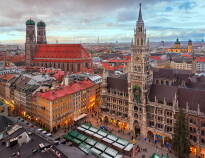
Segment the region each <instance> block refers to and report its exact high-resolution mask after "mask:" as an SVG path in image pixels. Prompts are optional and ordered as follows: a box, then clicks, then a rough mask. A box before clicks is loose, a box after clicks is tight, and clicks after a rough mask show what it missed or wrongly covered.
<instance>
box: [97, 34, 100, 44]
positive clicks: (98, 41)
mask: <svg viewBox="0 0 205 158" xmlns="http://www.w3.org/2000/svg"><path fill="white" fill-rule="evenodd" d="M99 43H100V38H99V36H98V40H97V44H99Z"/></svg>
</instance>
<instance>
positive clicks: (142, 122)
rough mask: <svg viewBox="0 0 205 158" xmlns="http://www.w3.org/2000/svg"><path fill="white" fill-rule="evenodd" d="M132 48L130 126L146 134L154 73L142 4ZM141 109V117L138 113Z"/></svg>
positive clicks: (134, 130)
mask: <svg viewBox="0 0 205 158" xmlns="http://www.w3.org/2000/svg"><path fill="white" fill-rule="evenodd" d="M131 49H132V55H131V63H130V65H129V72H128V91H129V122H130V125H129V126H130V129H131V130H132V131H133V133H134V134H135V135H136V134H137V133H138V134H141V135H144V136H146V133H147V132H146V126H147V120H146V118H147V116H146V105H147V99H148V93H149V89H150V85H151V84H152V78H153V75H152V71H151V69H150V64H149V58H148V57H149V42H147V40H146V29H145V27H144V21H143V19H142V12H141V4H140V8H139V16H138V20H137V23H136V29H135V31H134V41H133V42H132V46H131ZM139 110H140V113H141V115H140V117H139V115H137V112H138V111H139Z"/></svg>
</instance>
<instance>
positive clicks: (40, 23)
mask: <svg viewBox="0 0 205 158" xmlns="http://www.w3.org/2000/svg"><path fill="white" fill-rule="evenodd" d="M37 26H40V27H45V26H46V24H45V22H43V21H39V22H38V24H37Z"/></svg>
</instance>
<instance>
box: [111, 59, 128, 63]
mask: <svg viewBox="0 0 205 158" xmlns="http://www.w3.org/2000/svg"><path fill="white" fill-rule="evenodd" d="M107 62H108V63H128V62H129V60H122V59H121V60H119V59H110V60H108V61H107Z"/></svg>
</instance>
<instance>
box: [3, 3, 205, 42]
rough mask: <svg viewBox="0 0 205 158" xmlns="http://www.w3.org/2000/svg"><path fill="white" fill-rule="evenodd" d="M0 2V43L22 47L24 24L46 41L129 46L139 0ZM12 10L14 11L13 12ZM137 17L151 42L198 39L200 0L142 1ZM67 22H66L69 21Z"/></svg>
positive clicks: (201, 24)
mask: <svg viewBox="0 0 205 158" xmlns="http://www.w3.org/2000/svg"><path fill="white" fill-rule="evenodd" d="M9 1H10V2H11V3H12V4H13V5H12V8H11V5H10V4H11V3H8V2H2V5H1V6H0V9H1V13H2V14H1V19H2V20H1V21H0V33H1V36H0V43H24V42H25V21H26V20H27V19H29V18H32V19H34V20H35V21H36V22H38V21H39V20H43V21H45V23H46V24H47V37H48V42H50V43H54V42H55V41H56V40H58V42H59V43H79V42H87V43H93V42H96V41H97V39H98V37H99V39H100V42H115V41H119V42H130V41H131V39H132V38H133V30H134V28H135V24H136V19H137V15H138V7H139V3H140V1H136V0H127V1H123V0H111V1H110V0H109V1H107V0H106V1H101V0H98V1H96V0H87V1H83V0H79V1H77V2H75V1H73V0H69V1H66V0H61V1H54V0H50V1H48V0H45V1H40V0H37V1H35V3H33V1H31V0H28V1H24V0H19V1H17V0H16V1H11V0H9ZM13 6H17V7H13ZM142 7H143V12H142V14H143V18H144V21H145V23H146V26H145V27H146V28H147V30H148V31H147V34H148V37H149V38H150V40H151V41H161V40H165V41H166V40H171V41H174V40H175V39H176V38H177V37H179V39H180V40H188V39H192V40H193V41H196V40H197V41H199V40H201V39H203V38H204V32H205V22H204V20H203V8H204V9H205V5H204V4H203V1H202V0H197V1H194V0H188V1H185V0H172V1H171V2H170V1H167V0H163V1H161V0H160V1H159V0H154V1H153V0H152V1H150V0H145V1H143V2H142ZM70 17H71V18H70Z"/></svg>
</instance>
